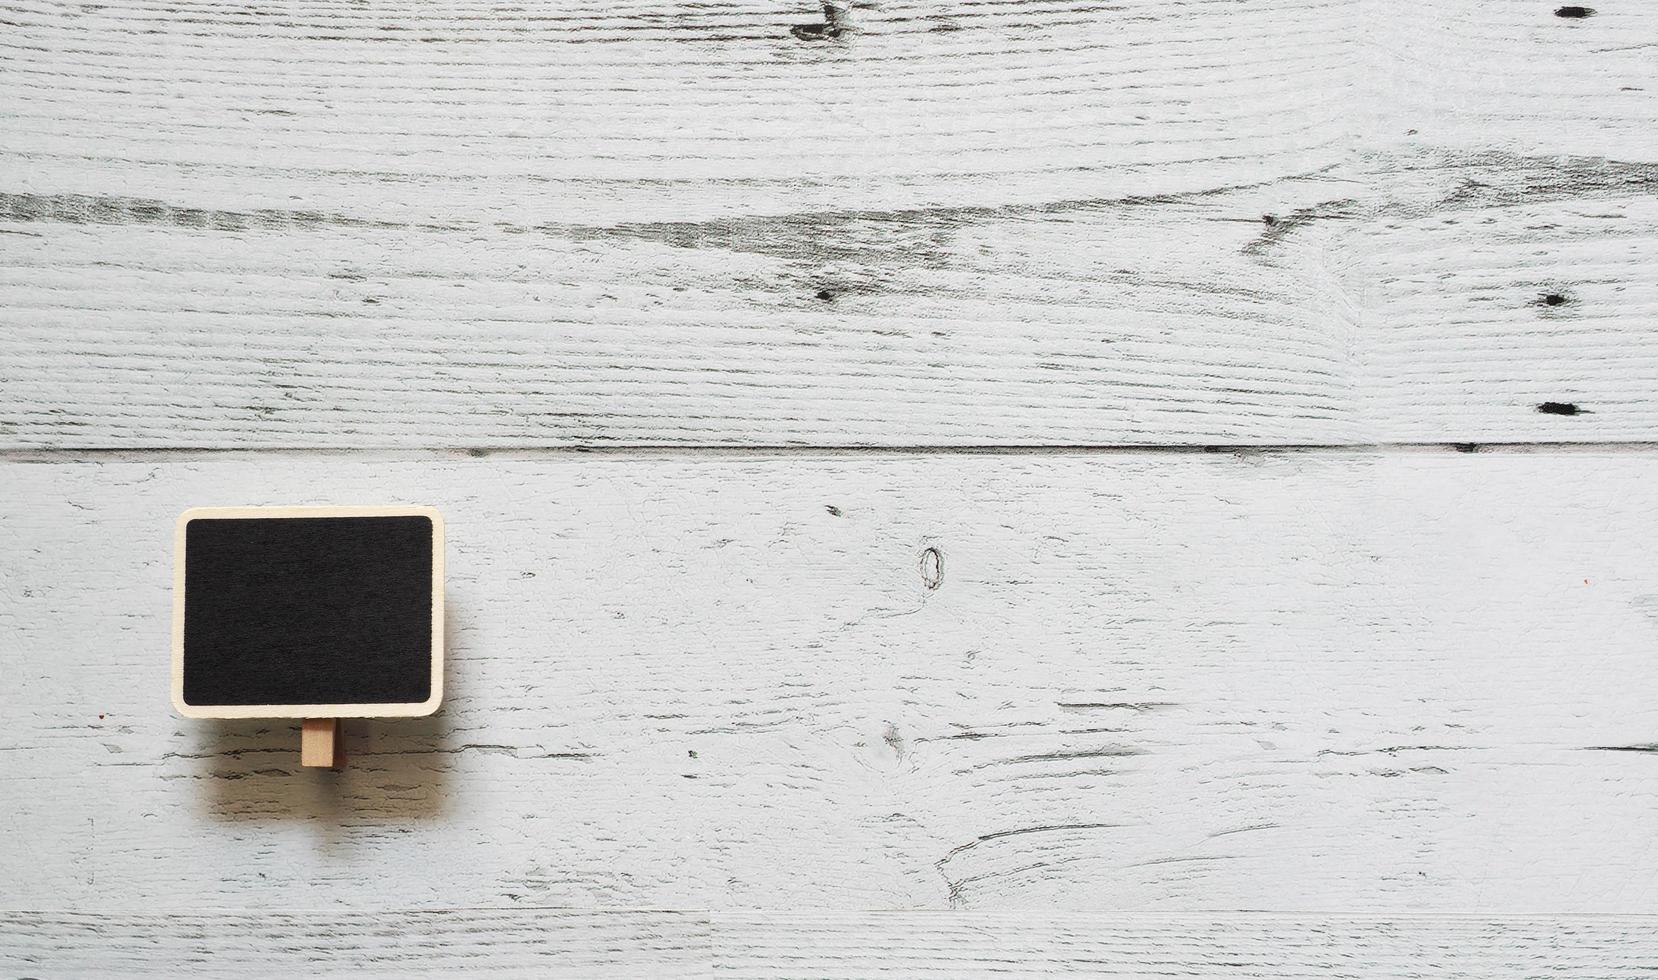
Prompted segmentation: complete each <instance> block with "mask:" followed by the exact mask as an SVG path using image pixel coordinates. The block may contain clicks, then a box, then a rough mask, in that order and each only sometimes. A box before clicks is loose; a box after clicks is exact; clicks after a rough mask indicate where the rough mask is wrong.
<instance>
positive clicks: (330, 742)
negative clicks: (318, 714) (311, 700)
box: [299, 718, 345, 769]
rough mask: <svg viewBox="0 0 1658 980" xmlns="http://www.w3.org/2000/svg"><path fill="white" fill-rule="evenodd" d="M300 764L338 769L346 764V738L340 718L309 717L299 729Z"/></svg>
mask: <svg viewBox="0 0 1658 980" xmlns="http://www.w3.org/2000/svg"><path fill="white" fill-rule="evenodd" d="M299 764H300V765H302V766H322V767H328V768H333V769H338V768H340V767H341V766H344V765H345V739H343V738H341V737H340V720H339V719H338V718H307V719H305V722H304V724H303V725H301V727H300V730H299Z"/></svg>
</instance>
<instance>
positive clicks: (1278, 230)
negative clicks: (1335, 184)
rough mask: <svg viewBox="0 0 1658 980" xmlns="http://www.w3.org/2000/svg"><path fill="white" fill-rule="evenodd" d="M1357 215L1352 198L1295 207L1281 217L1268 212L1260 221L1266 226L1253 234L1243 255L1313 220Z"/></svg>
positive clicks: (1270, 244)
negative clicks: (1258, 232) (1255, 234)
mask: <svg viewBox="0 0 1658 980" xmlns="http://www.w3.org/2000/svg"><path fill="white" fill-rule="evenodd" d="M1359 216H1360V209H1359V202H1358V201H1356V200H1353V199H1352V198H1343V199H1341V200H1338V201H1325V202H1323V203H1321V204H1315V205H1313V206H1311V207H1305V208H1296V209H1295V210H1294V211H1291V212H1290V213H1289V214H1287V215H1285V216H1284V217H1282V218H1279V217H1275V216H1273V215H1270V214H1268V215H1263V216H1262V217H1261V223H1262V224H1263V225H1265V226H1266V227H1265V228H1264V229H1263V230H1262V231H1261V233H1260V234H1259V235H1257V236H1255V238H1254V240H1253V241H1251V242H1249V243H1248V244H1247V245H1245V246H1244V247H1243V253H1244V254H1245V255H1260V254H1262V253H1263V252H1266V251H1267V250H1268V249H1271V248H1272V247H1273V246H1274V245H1277V244H1278V243H1280V242H1282V241H1283V240H1284V239H1285V238H1287V237H1289V235H1290V234H1291V233H1293V232H1294V231H1295V230H1296V229H1298V228H1305V227H1306V226H1307V225H1310V224H1312V223H1313V222H1314V221H1328V220H1340V219H1349V218H1357V217H1359Z"/></svg>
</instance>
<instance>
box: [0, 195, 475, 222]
mask: <svg viewBox="0 0 1658 980" xmlns="http://www.w3.org/2000/svg"><path fill="white" fill-rule="evenodd" d="M0 221H16V222H44V223H56V224H66V225H141V226H143V225H148V226H160V227H175V228H196V229H200V230H202V231H272V230H304V229H309V228H323V227H333V228H370V229H376V230H383V231H390V230H397V229H404V228H419V229H422V230H427V231H454V230H457V229H455V228H450V227H448V226H443V225H407V224H403V223H400V222H395V221H370V220H367V219H364V218H353V217H350V216H347V215H342V214H325V213H323V212H321V211H293V210H285V209H280V208H260V209H258V210H254V211H220V210H216V209H212V208H191V207H180V206H178V205H175V204H168V203H167V202H165V201H158V200H153V199H150V198H137V197H108V196H100V195H90V194H15V193H4V192H0Z"/></svg>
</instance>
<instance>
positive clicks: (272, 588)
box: [173, 507, 443, 748]
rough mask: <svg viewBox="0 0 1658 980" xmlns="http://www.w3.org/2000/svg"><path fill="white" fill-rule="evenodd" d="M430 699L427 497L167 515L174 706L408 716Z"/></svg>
mask: <svg viewBox="0 0 1658 980" xmlns="http://www.w3.org/2000/svg"><path fill="white" fill-rule="evenodd" d="M442 699H443V518H442V517H441V516H440V515H439V514H438V512H437V511H436V510H433V509H432V508H430V507H200V508H196V509H193V510H189V511H186V512H185V513H184V514H183V515H181V516H180V517H179V520H178V529H177V536H176V538H175V545H174V568H173V704H174V706H175V707H176V708H177V709H178V710H179V712H180V713H181V714H183V715H185V716H187V717H191V718H306V719H318V720H321V719H338V718H373V717H391V716H411V715H425V714H430V713H432V712H433V711H435V710H437V706H438V703H439V702H440V701H441V700H442ZM311 734H312V731H311V723H310V722H308V723H307V726H306V736H307V738H309V737H310V736H311ZM307 747H308V748H309V743H307Z"/></svg>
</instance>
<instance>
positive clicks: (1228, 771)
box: [0, 450, 1658, 914]
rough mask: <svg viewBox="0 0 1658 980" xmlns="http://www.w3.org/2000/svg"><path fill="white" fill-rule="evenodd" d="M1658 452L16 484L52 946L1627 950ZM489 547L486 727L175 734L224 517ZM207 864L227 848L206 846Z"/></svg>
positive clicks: (27, 831) (1657, 727)
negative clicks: (1523, 932) (300, 928)
mask: <svg viewBox="0 0 1658 980" xmlns="http://www.w3.org/2000/svg"><path fill="white" fill-rule="evenodd" d="M1655 477H1658V460H1655V459H1654V458H1653V457H1652V456H1651V455H1650V454H1648V453H1644V452H1640V451H1628V452H1615V451H1610V450H1595V451H1573V452H1566V451H1551V452H1537V453H1529V454H1528V453H1514V452H1505V453H1478V454H1465V453H1456V452H1452V451H1449V450H1432V451H1430V450H1421V451H1411V452H1405V451H1392V452H1378V453H1364V452H1302V453H1293V452H1292V453H1265V454H1261V453H1252V454H1244V455H1232V454H1202V453H1196V454H1193V453H1102V454H1063V453H1057V454H1035V455H1013V454H956V453H942V454H921V455H913V454H893V455H878V454H877V455H872V454H850V455H844V456H840V455H822V454H814V453H785V454H777V455H771V454H763V455H752V454H718V453H702V454H696V455H694V456H691V457H689V458H687V457H680V456H674V455H669V454H642V455H626V454H591V453H552V454H531V455H524V456H502V455H486V456H482V457H474V456H469V455H466V454H419V455H406V456H400V455H390V456H387V455H380V456H376V455H372V454H362V453H352V454H334V455H329V454H310V453H306V454H251V455H242V454H234V455H225V454H210V455H205V456H192V455H189V454H154V453H139V454H134V455H131V456H122V455H117V454H98V455H94V456H91V457H88V458H86V459H72V458H66V457H64V456H63V455H61V454H46V455H42V456H38V457H31V456H15V455H14V456H12V457H10V458H8V459H7V460H6V461H5V462H4V463H3V464H0V483H3V484H4V485H5V487H6V488H7V492H6V493H4V494H0V595H4V596H5V597H6V602H5V604H4V606H0V627H3V628H4V630H5V632H6V634H7V636H9V637H10V638H11V646H10V649H11V651H12V652H11V653H10V654H8V656H9V657H10V659H9V661H8V670H7V674H8V683H7V684H6V685H5V686H4V687H3V688H0V716H3V717H5V718H6V720H7V725H6V732H7V738H6V743H5V748H6V749H7V751H6V752H5V753H4V755H5V757H6V766H5V769H4V775H3V779H4V784H5V787H6V790H7V791H6V792H4V794H3V795H4V796H5V798H6V800H7V803H6V808H5V817H6V821H7V827H8V831H9V832H8V833H7V834H6V835H4V836H0V879H3V880H5V881H7V882H8V896H7V902H8V903H9V904H11V905H13V906H14V907H18V908H37V909H41V908H43V909H71V910H110V911H122V910H125V911H144V912H156V911H160V910H165V909H181V910H187V909H192V908H196V909H199V908H203V907H211V908H222V909H232V910H235V909H243V910H252V909H263V908H312V907H316V906H318V905H319V904H321V905H327V906H332V907H338V908H340V909H342V910H343V909H359V910H363V909H372V908H376V907H384V905H385V904H386V903H387V896H392V895H395V896H397V899H398V901H399V902H400V903H401V904H400V906H399V907H417V908H440V909H441V908H456V907H494V906H511V905H514V904H520V905H525V906H547V905H556V906H575V907H598V908H616V907H635V908H691V909H718V910H726V909H796V908H822V909H838V910H857V909H869V908H889V909H912V910H925V909H938V910H943V909H961V910H980V911H1007V910H1020V909H1029V910H1046V911H1063V910H1067V909H1069V910H1085V909H1100V908H1119V909H1137V910H1141V911H1148V910H1176V911H1178V910H1198V909H1211V908H1233V909H1276V910H1284V911H1294V910H1305V909H1345V910H1362V911H1364V912H1367V913H1371V914H1378V913H1383V912H1406V911H1416V912H1427V911H1438V912H1463V911H1481V912H1490V913H1564V912H1618V911H1626V910H1629V909H1631V908H1638V907H1640V903H1642V902H1643V901H1644V900H1645V898H1646V896H1647V895H1648V893H1649V892H1650V883H1651V881H1652V880H1653V875H1654V874H1655V873H1658V855H1655V854H1654V852H1653V850H1652V848H1650V847H1648V846H1647V842H1648V840H1649V839H1650V823H1651V820H1650V817H1651V813H1652V812H1653V807H1654V806H1655V805H1658V767H1655V766H1654V764H1653V763H1654V758H1653V752H1652V746H1653V743H1654V740H1655V737H1658V734H1655V733H1658V675H1655V674H1654V672H1653V671H1652V670H1650V669H1649V668H1650V661H1651V650H1652V642H1653V630H1654V629H1655V625H1654V624H1655V622H1658V613H1655V610H1658V599H1655V598H1654V597H1655V596H1658V580H1655V578H1654V570H1653V567H1652V561H1651V556H1652V554H1653V551H1654V545H1655V543H1658V542H1655V540H1654V535H1655V534H1658V498H1655V497H1654V495H1653V494H1652V492H1651V487H1652V485H1653V480H1654V479H1655ZM400 498H401V499H407V500H413V501H419V502H422V503H429V504H432V505H435V506H438V507H440V508H442V509H443V511H444V513H445V514H446V516H447V518H448V524H449V535H450V545H449V556H448V559H449V593H448V606H449V608H448V622H449V630H450V635H449V638H448V640H449V642H448V649H449V650H450V662H449V677H448V679H447V680H448V692H449V693H448V695H447V697H446V701H445V705H444V707H443V709H442V711H441V712H440V714H438V715H437V716H434V717H432V718H426V719H412V720H408V721H398V722H390V721H388V722H378V723H371V724H366V725H365V724H362V723H348V725H347V736H346V738H347V742H348V745H347V751H348V753H349V755H350V756H351V759H352V765H351V766H350V767H349V768H348V769H347V770H346V771H345V772H344V773H340V774H332V773H321V772H314V771H313V772H305V771H301V770H300V769H299V767H298V762H299V759H298V755H297V753H296V751H295V748H294V746H295V742H296V739H295V733H294V727H293V725H291V724H288V723H281V722H275V723H273V722H258V721H250V722H220V723H210V722H194V721H187V720H183V719H178V718H174V717H172V716H171V715H170V713H169V712H168V711H167V707H166V705H167V692H166V684H165V678H166V671H165V669H164V668H165V663H166V653H167V647H168V644H167V637H168V586H169V560H168V556H167V553H166V542H167V540H168V534H169V532H170V530H171V527H172V522H173V518H174V516H175V515H176V514H177V513H178V512H179V511H181V510H183V509H184V508H185V507H186V506H190V505H197V504H205V503H219V504H261V503H277V502H290V503H293V502H298V503H303V502H311V501H321V500H332V501H342V500H354V499H358V500H367V499H372V500H381V501H384V500H397V499H400ZM185 841H188V842H189V844H188V847H181V842H185Z"/></svg>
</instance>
